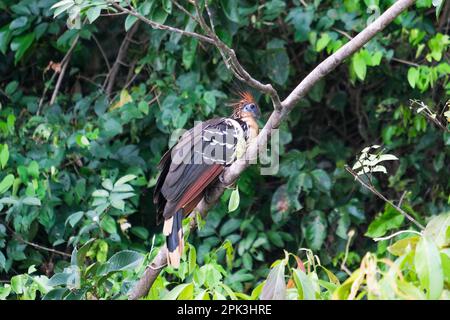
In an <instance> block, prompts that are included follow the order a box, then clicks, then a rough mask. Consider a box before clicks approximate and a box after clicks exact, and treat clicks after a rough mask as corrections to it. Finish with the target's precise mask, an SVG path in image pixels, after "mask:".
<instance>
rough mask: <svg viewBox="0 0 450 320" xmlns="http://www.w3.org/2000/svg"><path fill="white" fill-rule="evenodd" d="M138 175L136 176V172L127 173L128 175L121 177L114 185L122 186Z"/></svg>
mask: <svg viewBox="0 0 450 320" xmlns="http://www.w3.org/2000/svg"><path fill="white" fill-rule="evenodd" d="M136 178H137V176H135V175H134V174H127V175H126V176H123V177H121V178H120V179H119V180H117V181H116V183H114V187H118V186H121V185H123V184H125V183H127V182H130V181H131V180H134V179H136Z"/></svg>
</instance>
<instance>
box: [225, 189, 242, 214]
mask: <svg viewBox="0 0 450 320" xmlns="http://www.w3.org/2000/svg"><path fill="white" fill-rule="evenodd" d="M239 201H240V197H239V187H237V186H236V189H234V190H233V191H232V192H231V196H230V200H229V201H228V212H233V211H235V210H236V209H237V208H238V207H239Z"/></svg>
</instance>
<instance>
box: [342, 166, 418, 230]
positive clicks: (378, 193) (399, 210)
mask: <svg viewBox="0 0 450 320" xmlns="http://www.w3.org/2000/svg"><path fill="white" fill-rule="evenodd" d="M345 169H346V170H347V171H348V172H349V173H350V174H351V175H352V176H353V177H354V178H355V180H357V181H358V182H359V183H360V184H361V185H362V186H364V187H365V188H366V189H368V190H369V191H370V192H372V193H373V194H374V195H376V196H377V197H378V198H380V199H381V200H383V201H384V202H386V203H388V204H389V205H391V206H392V207H393V208H394V209H395V210H397V211H398V212H399V213H400V214H402V215H403V216H405V217H406V218H407V219H408V220H409V221H411V222H412V223H414V224H415V225H416V226H417V227H419V228H420V229H421V230H423V229H425V227H424V226H423V225H421V224H420V223H419V222H417V221H416V220H415V219H414V218H413V217H412V216H411V215H409V214H408V213H406V212H405V211H404V210H403V209H402V208H400V207H399V206H397V205H396V204H394V203H393V202H392V201H391V200H389V199H387V198H386V197H385V196H383V195H382V194H381V193H380V192H379V191H378V190H377V189H375V187H374V186H372V185H369V184H367V183H366V182H365V181H364V180H362V179H361V178H360V177H359V175H358V174H357V173H356V172H355V171H354V170H352V169H351V168H350V167H349V166H345Z"/></svg>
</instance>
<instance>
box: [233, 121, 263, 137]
mask: <svg viewBox="0 0 450 320" xmlns="http://www.w3.org/2000/svg"><path fill="white" fill-rule="evenodd" d="M236 120H237V121H238V122H239V124H240V125H241V127H242V129H243V130H244V133H245V136H246V140H249V139H254V138H256V136H257V135H258V131H259V128H258V124H257V123H256V120H255V118H254V117H251V116H243V117H241V118H238V119H236Z"/></svg>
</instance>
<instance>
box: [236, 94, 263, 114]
mask: <svg viewBox="0 0 450 320" xmlns="http://www.w3.org/2000/svg"><path fill="white" fill-rule="evenodd" d="M233 109H234V110H233V118H244V117H252V118H255V119H258V118H259V117H261V111H260V110H259V107H258V105H257V104H256V102H255V99H254V98H253V95H252V94H251V93H250V92H248V91H244V92H239V99H238V100H237V101H235V102H234V103H233Z"/></svg>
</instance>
